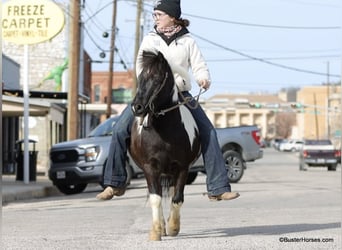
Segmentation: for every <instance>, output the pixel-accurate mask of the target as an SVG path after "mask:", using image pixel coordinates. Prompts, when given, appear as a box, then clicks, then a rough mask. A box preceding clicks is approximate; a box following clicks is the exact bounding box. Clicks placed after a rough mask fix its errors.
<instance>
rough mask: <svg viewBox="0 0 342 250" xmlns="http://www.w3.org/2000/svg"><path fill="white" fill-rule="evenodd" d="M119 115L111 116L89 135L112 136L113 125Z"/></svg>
mask: <svg viewBox="0 0 342 250" xmlns="http://www.w3.org/2000/svg"><path fill="white" fill-rule="evenodd" d="M118 118H119V117H118V116H115V117H111V118H109V119H107V120H106V121H104V122H103V123H101V124H100V125H98V126H97V127H96V128H94V129H93V130H92V131H91V132H90V133H89V135H88V137H97V136H110V135H112V130H113V126H114V124H115V123H116V121H117V120H118Z"/></svg>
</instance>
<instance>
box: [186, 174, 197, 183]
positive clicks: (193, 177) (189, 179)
mask: <svg viewBox="0 0 342 250" xmlns="http://www.w3.org/2000/svg"><path fill="white" fill-rule="evenodd" d="M197 174H198V172H189V173H188V178H187V179H186V184H187V185H190V184H191V183H193V182H194V181H195V179H196V177H197Z"/></svg>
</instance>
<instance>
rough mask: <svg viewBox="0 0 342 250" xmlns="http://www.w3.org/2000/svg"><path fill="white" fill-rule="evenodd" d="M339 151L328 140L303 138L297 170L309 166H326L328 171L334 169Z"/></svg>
mask: <svg viewBox="0 0 342 250" xmlns="http://www.w3.org/2000/svg"><path fill="white" fill-rule="evenodd" d="M339 157H341V155H340V152H339V151H338V150H336V149H335V147H334V145H333V144H332V143H331V141H330V140H305V141H304V144H303V146H302V149H301V151H300V153H299V170H301V171H303V170H307V168H306V165H307V166H309V167H317V166H318V167H322V166H323V167H327V168H328V171H336V167H337V163H338V158H339Z"/></svg>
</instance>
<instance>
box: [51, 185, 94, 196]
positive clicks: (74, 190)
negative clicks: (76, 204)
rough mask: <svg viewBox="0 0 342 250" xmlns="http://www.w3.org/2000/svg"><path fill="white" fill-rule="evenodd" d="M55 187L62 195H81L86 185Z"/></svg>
mask: <svg viewBox="0 0 342 250" xmlns="http://www.w3.org/2000/svg"><path fill="white" fill-rule="evenodd" d="M56 187H57V188H58V190H59V191H60V192H62V193H63V194H67V195H70V194H79V193H82V192H83V191H84V189H86V187H87V183H81V184H75V185H74V184H70V185H68V184H56Z"/></svg>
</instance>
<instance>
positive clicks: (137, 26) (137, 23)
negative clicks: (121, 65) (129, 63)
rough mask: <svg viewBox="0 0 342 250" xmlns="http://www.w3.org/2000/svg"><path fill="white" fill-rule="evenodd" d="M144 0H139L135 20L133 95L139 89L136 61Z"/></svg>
mask: <svg viewBox="0 0 342 250" xmlns="http://www.w3.org/2000/svg"><path fill="white" fill-rule="evenodd" d="M142 4H143V0H137V17H136V20H135V48H134V67H133V87H132V95H133V96H135V92H136V90H137V77H136V68H135V66H136V63H137V55H138V51H139V46H140V41H141V33H140V31H141V13H142Z"/></svg>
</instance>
